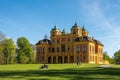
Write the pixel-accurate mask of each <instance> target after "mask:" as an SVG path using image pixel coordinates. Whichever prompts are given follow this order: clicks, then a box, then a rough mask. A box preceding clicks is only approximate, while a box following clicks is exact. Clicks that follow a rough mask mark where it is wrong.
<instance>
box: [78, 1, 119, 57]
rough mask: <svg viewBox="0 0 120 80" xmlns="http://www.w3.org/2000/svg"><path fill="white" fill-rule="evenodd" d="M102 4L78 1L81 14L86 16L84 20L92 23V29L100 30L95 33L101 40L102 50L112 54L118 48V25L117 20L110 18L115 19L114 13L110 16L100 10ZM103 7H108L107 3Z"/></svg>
mask: <svg viewBox="0 0 120 80" xmlns="http://www.w3.org/2000/svg"><path fill="white" fill-rule="evenodd" d="M102 6H103V5H102V4H100V2H98V1H93V2H85V1H82V2H80V7H81V8H82V11H83V14H84V16H85V17H86V18H87V19H86V22H87V23H88V24H92V25H94V27H93V29H94V30H95V29H99V30H100V31H101V33H97V34H99V35H98V36H97V38H99V39H98V40H100V41H101V42H103V44H104V50H105V51H107V52H108V53H109V54H110V56H112V55H113V54H114V52H115V51H117V50H118V49H120V45H119V44H120V27H119V25H118V24H119V23H118V22H114V21H116V20H114V21H111V20H110V19H112V18H114V19H115V17H114V16H113V15H114V14H112V15H110V16H107V15H105V12H104V11H103V10H102ZM110 6H112V4H109V7H110ZM114 6H115V5H114ZM104 7H107V8H108V5H107V6H104ZM111 11H112V10H111ZM104 34H105V35H104Z"/></svg>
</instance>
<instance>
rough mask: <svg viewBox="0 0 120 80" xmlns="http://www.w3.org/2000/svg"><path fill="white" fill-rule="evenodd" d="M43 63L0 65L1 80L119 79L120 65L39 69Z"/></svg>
mask: <svg viewBox="0 0 120 80" xmlns="http://www.w3.org/2000/svg"><path fill="white" fill-rule="evenodd" d="M41 65H43V64H9V65H0V80H89V79H91V80H113V79H114V80H119V79H120V76H119V74H120V65H114V64H112V66H111V67H99V66H100V65H98V64H86V63H82V64H81V65H76V64H74V63H72V64H48V68H47V69H46V68H45V69H39V67H40V66H41Z"/></svg>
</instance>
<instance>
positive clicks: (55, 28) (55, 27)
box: [52, 25, 60, 31]
mask: <svg viewBox="0 0 120 80" xmlns="http://www.w3.org/2000/svg"><path fill="white" fill-rule="evenodd" d="M53 30H55V31H60V30H59V29H58V28H57V26H56V25H55V26H54V28H52V31H53Z"/></svg>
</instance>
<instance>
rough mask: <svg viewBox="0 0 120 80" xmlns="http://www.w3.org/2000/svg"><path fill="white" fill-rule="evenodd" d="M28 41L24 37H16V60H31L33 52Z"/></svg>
mask: <svg viewBox="0 0 120 80" xmlns="http://www.w3.org/2000/svg"><path fill="white" fill-rule="evenodd" d="M33 53H34V52H33V49H32V48H31V45H30V43H29V41H28V40H27V39H26V38H25V37H20V38H18V39H17V61H18V63H31V62H33V58H34V54H33Z"/></svg>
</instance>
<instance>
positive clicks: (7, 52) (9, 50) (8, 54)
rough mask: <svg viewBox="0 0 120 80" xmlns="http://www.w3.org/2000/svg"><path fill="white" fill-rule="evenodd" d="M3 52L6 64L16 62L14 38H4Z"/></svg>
mask: <svg viewBox="0 0 120 80" xmlns="http://www.w3.org/2000/svg"><path fill="white" fill-rule="evenodd" d="M1 44H2V47H3V49H2V52H3V56H4V60H5V64H9V63H14V56H15V45H14V41H13V40H12V39H4V40H3V41H2V42H1Z"/></svg>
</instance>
